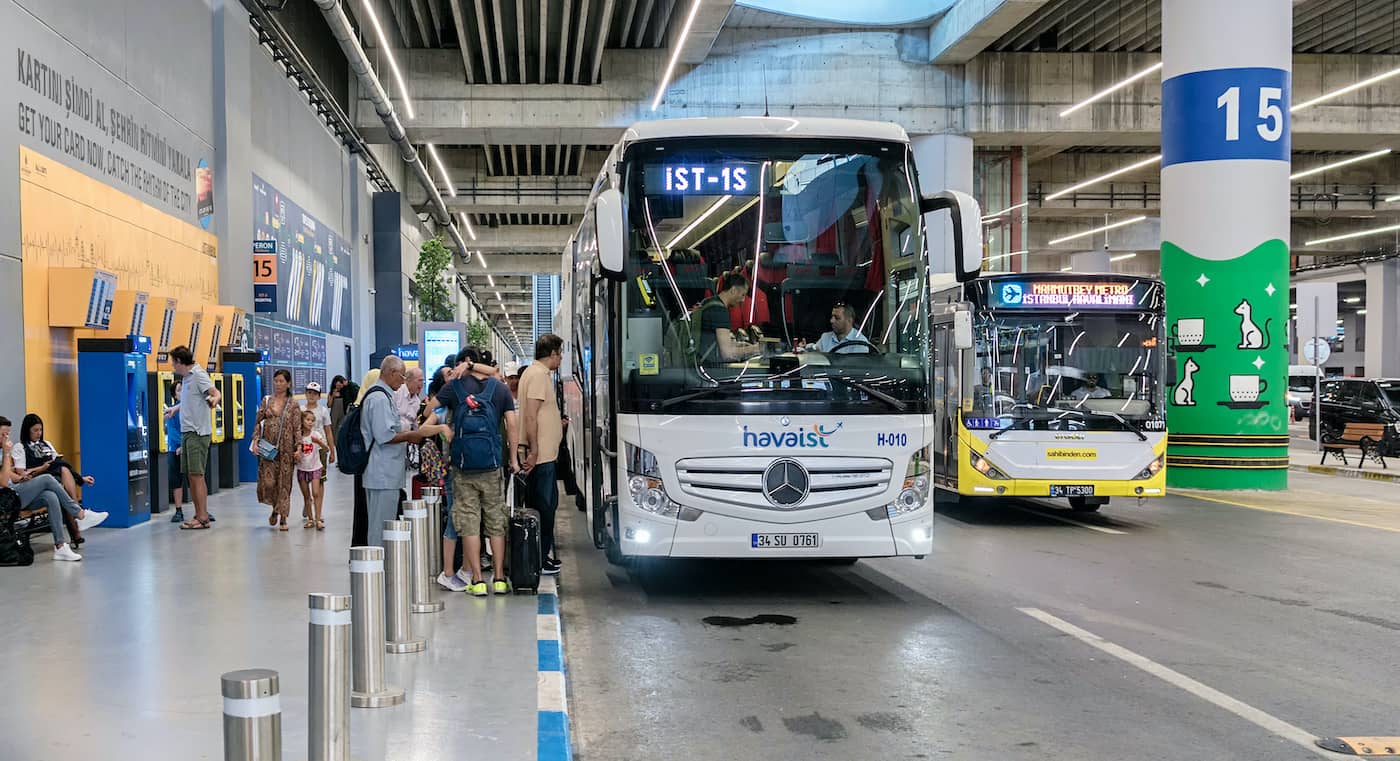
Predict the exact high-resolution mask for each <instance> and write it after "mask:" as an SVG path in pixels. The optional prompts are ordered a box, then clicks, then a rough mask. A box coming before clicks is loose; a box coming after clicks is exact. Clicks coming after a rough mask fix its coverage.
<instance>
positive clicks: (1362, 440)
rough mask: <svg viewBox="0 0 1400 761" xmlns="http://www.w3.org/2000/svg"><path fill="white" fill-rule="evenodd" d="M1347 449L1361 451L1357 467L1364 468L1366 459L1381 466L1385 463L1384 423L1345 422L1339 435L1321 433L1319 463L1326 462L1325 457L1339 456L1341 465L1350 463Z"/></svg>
mask: <svg viewBox="0 0 1400 761" xmlns="http://www.w3.org/2000/svg"><path fill="white" fill-rule="evenodd" d="M1348 449H1355V450H1357V451H1359V452H1360V453H1361V458H1360V461H1359V462H1357V464H1356V467H1357V468H1364V467H1365V466H1366V461H1367V460H1370V461H1372V462H1378V463H1380V464H1381V467H1382V468H1384V467H1386V464H1385V456H1384V454H1383V453H1384V451H1385V424H1384V423H1347V424H1346V425H1345V426H1344V427H1343V428H1342V433H1341V435H1340V436H1337V435H1329V434H1325V433H1324V434H1323V435H1322V461H1321V463H1319V464H1322V465H1325V464H1327V458H1328V457H1329V456H1330V457H1337V458H1340V459H1341V461H1342V464H1343V465H1350V464H1351V463H1349V462H1347V452H1346V450H1348Z"/></svg>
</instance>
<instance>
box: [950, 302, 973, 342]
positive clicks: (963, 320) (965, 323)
mask: <svg viewBox="0 0 1400 761" xmlns="http://www.w3.org/2000/svg"><path fill="white" fill-rule="evenodd" d="M953 348H954V349H960V350H961V349H971V348H972V313H971V312H965V311H961V310H959V311H957V312H954V313H953Z"/></svg>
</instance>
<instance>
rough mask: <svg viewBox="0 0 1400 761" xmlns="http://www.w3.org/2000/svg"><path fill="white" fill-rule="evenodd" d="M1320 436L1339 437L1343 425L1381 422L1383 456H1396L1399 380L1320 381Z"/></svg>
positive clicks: (1398, 446)
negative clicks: (1383, 436) (1382, 428)
mask: <svg viewBox="0 0 1400 761" xmlns="http://www.w3.org/2000/svg"><path fill="white" fill-rule="evenodd" d="M1321 407H1322V410H1321V418H1320V422H1321V424H1322V431H1323V433H1326V434H1330V435H1334V436H1339V435H1341V433H1342V429H1343V428H1345V427H1346V424H1347V423H1383V424H1385V426H1386V428H1387V430H1386V432H1385V433H1386V437H1385V443H1386V452H1385V453H1386V455H1387V456H1400V378H1369V379H1364V378H1334V379H1332V380H1326V381H1323V382H1322V403H1321Z"/></svg>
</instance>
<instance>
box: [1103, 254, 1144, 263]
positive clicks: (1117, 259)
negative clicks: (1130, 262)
mask: <svg viewBox="0 0 1400 761" xmlns="http://www.w3.org/2000/svg"><path fill="white" fill-rule="evenodd" d="M1135 256H1137V254H1119V255H1117V256H1110V257H1108V260H1109V261H1110V262H1121V261H1123V260H1125V259H1131V258H1133V257H1135Z"/></svg>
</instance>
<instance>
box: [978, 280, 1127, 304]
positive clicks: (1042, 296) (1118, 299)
mask: <svg viewBox="0 0 1400 761" xmlns="http://www.w3.org/2000/svg"><path fill="white" fill-rule="evenodd" d="M1149 285H1150V283H1146V282H1143V281H1136V282H1128V283H1124V282H1093V281H1077V282H1076V281H1073V280H1020V281H1002V282H999V283H993V284H992V285H991V294H990V296H991V298H990V301H991V306H992V308H993V309H1054V308H1058V307H1063V308H1066V309H1125V308H1128V309H1131V308H1133V307H1136V306H1138V305H1139V304H1141V303H1142V299H1143V297H1144V296H1145V295H1146V293H1147V288H1148V286H1149Z"/></svg>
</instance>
